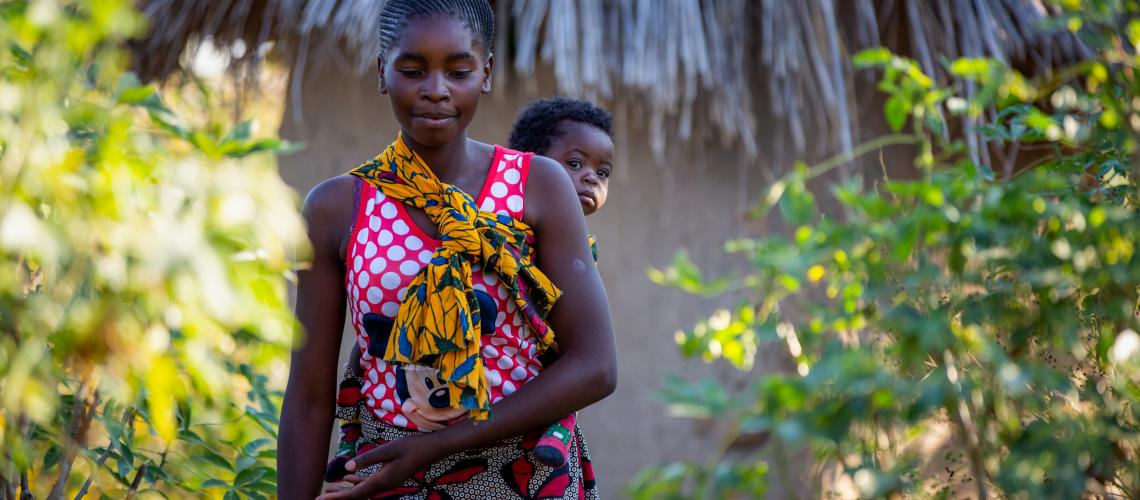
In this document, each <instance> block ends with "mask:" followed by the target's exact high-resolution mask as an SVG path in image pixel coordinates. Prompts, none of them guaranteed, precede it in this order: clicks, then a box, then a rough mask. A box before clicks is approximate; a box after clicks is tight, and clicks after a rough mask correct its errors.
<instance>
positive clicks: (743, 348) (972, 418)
mask: <svg viewBox="0 0 1140 500" xmlns="http://www.w3.org/2000/svg"><path fill="white" fill-rule="evenodd" d="M1062 7H1064V8H1065V9H1066V11H1065V12H1066V14H1065V15H1064V16H1063V17H1061V18H1059V19H1058V21H1057V25H1058V26H1059V27H1060V28H1061V29H1070V30H1072V31H1074V32H1075V33H1077V34H1078V36H1079V37H1080V38H1081V39H1082V40H1083V41H1084V42H1085V43H1087V44H1088V45H1089V46H1090V47H1092V48H1094V49H1095V51H1096V55H1095V57H1094V58H1093V59H1091V60H1088V61H1085V62H1083V63H1080V64H1078V65H1076V66H1074V67H1071V68H1064V69H1060V70H1058V71H1057V72H1056V73H1054V75H1053V76H1052V77H1051V78H1048V79H1042V80H1035V81H1030V80H1029V79H1027V78H1025V77H1023V76H1022V75H1020V74H1018V73H1017V72H1016V71H1013V70H1011V69H1010V68H1008V67H1005V66H1004V65H1002V64H1001V63H999V62H996V61H993V60H987V59H960V60H957V61H945V62H944V63H945V65H946V68H947V70H948V72H950V73H951V74H953V75H956V76H959V77H962V78H963V79H964V80H965V81H967V82H969V85H966V86H964V87H963V88H958V87H955V86H942V85H940V84H938V83H937V82H936V81H935V79H934V78H932V77H931V76H929V75H925V74H923V72H922V71H921V70H920V69H919V67H918V65H917V64H915V63H914V62H913V61H911V60H908V59H905V58H902V57H898V56H895V55H893V54H891V53H889V52H888V51H886V50H883V49H876V50H870V51H867V52H863V53H861V54H859V55H857V56H856V57H855V58H854V61H853V63H854V64H855V65H856V66H857V67H861V68H868V69H874V70H876V71H879V72H881V73H880V74H881V80H880V85H879V88H880V89H881V90H882V91H883V92H885V93H886V94H887V98H886V103H885V107H884V113H885V115H886V121H887V123H888V125H889V127H891V128H892V129H893V131H895V132H897V135H891V136H887V137H885V138H883V139H880V140H878V141H873V142H871V143H869V144H868V145H864V146H861V147H860V148H856V151H855V152H853V154H852V155H847V156H844V157H839V158H836V159H833V160H831V161H828V162H825V163H823V164H820V165H816V166H813V167H808V166H805V165H800V166H798V167H797V168H796V169H795V171H794V172H793V173H791V174H790V175H789V176H787V177H785V178H783V179H781V180H780V181H779V182H776V183H775V184H773V185H772V186H771V187H770V190H769V192H768V193H767V195H766V197H765V198H764V199H763V200H761V201H760V203H759V205H758V206H757V209H756V210H755V213H756V214H758V215H762V216H776V215H777V213H778V216H779V217H782V218H783V220H784V221H786V222H787V223H788V226H789V227H790V228H791V231H790V234H788V235H786V236H785V235H772V236H767V237H764V238H761V239H747V240H740V241H733V242H730V243H729V244H728V245H727V250H728V251H730V252H735V253H739V254H743V255H745V256H746V257H747V258H748V260H749V262H750V267H749V268H748V269H742V270H740V271H739V272H735V273H732V274H731V275H730V277H727V278H723V279H718V280H712V281H708V280H706V279H704V278H702V276H701V273H700V272H699V271H698V270H697V268H696V266H695V265H693V264H692V262H691V261H689V259H688V257H687V256H685V255H683V254H682V255H681V256H679V257H678V261H677V262H676V263H675V264H674V265H673V266H671V267H669V268H667V269H664V270H653V271H651V273H650V274H651V278H652V279H654V280H656V281H658V282H661V283H666V284H668V285H670V286H673V287H676V288H678V289H681V290H685V291H688V292H692V293H697V294H706V293H717V292H721V291H723V290H744V291H746V293H747V294H748V295H747V296H748V297H750V300H749V301H748V302H747V303H745V304H743V305H741V306H740V307H738V308H735V309H731V310H729V309H724V310H719V311H716V312H714V313H713V314H712V315H710V316H709V318H708V319H707V320H705V321H702V322H700V323H699V324H698V325H697V326H696V327H695V328H693V329H692V330H690V331H687V332H680V333H678V343H679V344H680V346H681V348H682V351H683V352H684V354H686V355H688V356H700V357H703V358H704V359H706V360H709V361H712V360H719V359H723V360H726V361H728V362H730V363H732V364H734V365H736V366H737V367H739V368H741V369H744V370H748V369H750V368H751V366H752V363H753V359H754V358H755V356H756V352H757V350H758V349H762V348H765V347H769V348H781V347H782V348H783V349H784V350H786V353H787V357H788V358H790V359H791V360H792V363H793V365H794V366H795V367H796V368H795V372H794V373H778V374H774V375H764V376H762V377H759V378H757V379H755V380H753V381H752V383H751V384H747V386H746V387H744V388H743V389H740V390H737V389H732V388H730V387H728V386H726V385H723V384H722V383H720V382H718V381H715V380H706V381H700V382H686V381H683V380H679V379H678V380H671V381H669V382H668V383H667V387H668V388H667V389H666V390H664V391H663V392H662V393H661V394H660V397H661V398H662V399H663V400H665V402H666V403H667V405H668V406H669V407H670V409H671V410H672V411H673V412H674V413H675V414H677V415H679V416H684V417H688V418H696V419H708V420H710V421H711V420H715V421H718V422H719V423H720V424H721V425H726V426H727V427H729V429H730V431H729V438H730V439H736V438H740V439H743V438H746V437H753V438H756V437H758V436H759V437H761V438H764V437H766V444H765V445H762V446H751V447H745V450H746V451H741V450H740V448H741V447H740V446H735V447H733V446H726V447H725V448H724V449H722V450H719V451H718V452H716V453H715V454H714V455H713V456H712V457H711V458H710V460H708V461H707V463H702V464H671V465H667V466H664V467H660V468H655V469H650V470H646V471H644V472H643V474H642V475H641V476H639V477H638V478H637V480H636V481H635V482H634V483H632V484H631V485H630V492H631V494H633V495H634V496H635V497H644V498H653V497H677V498H693V497H704V498H722V497H726V496H733V495H736V496H740V497H747V496H753V494H752V493H749V492H750V491H763V489H762V488H761V489H759V490H752V488H754V485H756V484H762V483H763V481H761V480H759V479H757V478H756V477H755V476H756V475H755V474H754V475H752V476H748V475H743V474H741V475H731V474H730V475H723V474H722V473H721V471H725V470H754V471H760V470H763V469H764V464H765V461H766V460H771V459H772V457H777V458H776V459H777V460H781V459H782V458H783V457H784V455H785V452H787V451H795V450H810V456H811V457H813V458H814V466H813V467H814V469H813V470H814V472H815V474H819V476H817V477H815V478H814V479H812V478H806V479H807V481H808V484H812V483H815V484H820V478H821V477H822V475H823V474H825V473H826V474H835V476H833V477H835V478H838V480H837V481H835V482H833V484H847V485H849V487H851V488H855V489H857V491H858V494H859V495H861V496H863V497H868V498H875V497H900V496H902V497H921V498H926V497H934V498H947V497H959V496H962V495H966V496H970V497H974V498H979V497H981V498H985V497H993V498H1080V497H1082V496H1097V497H1125V498H1138V496H1140V469H1137V467H1136V464H1137V461H1138V459H1140V457H1138V456H1137V455H1138V451H1140V427H1138V424H1140V409H1138V408H1137V406H1136V401H1137V399H1138V398H1140V336H1138V334H1137V333H1136V331H1137V330H1140V328H1138V325H1137V322H1138V320H1137V299H1138V298H1140V296H1138V295H1140V294H1138V290H1137V285H1138V284H1140V258H1138V257H1136V256H1135V255H1134V253H1135V251H1136V245H1137V238H1140V217H1137V192H1136V188H1135V179H1137V178H1140V175H1138V174H1140V159H1138V158H1137V155H1138V154H1140V153H1138V149H1137V139H1138V138H1140V79H1138V78H1137V74H1136V72H1137V71H1140V57H1138V55H1137V50H1136V49H1137V47H1140V2H1136V1H1134V0H1085V1H1083V2H1082V1H1076V0H1073V1H1067V2H1063V5H1062ZM975 120H976V121H975ZM962 123H967V124H969V123H983V124H984V125H967V126H968V127H973V128H971V129H968V130H970V131H973V132H977V133H980V134H982V138H983V142H981V143H980V144H982V145H981V147H982V148H987V152H989V153H992V154H989V155H982V154H979V153H980V151H979V149H978V148H975V147H971V146H969V145H968V143H967V142H966V140H965V139H963V138H962V135H961V133H960V132H958V131H961V130H963V129H964V128H965V127H961V126H959V125H960V124H962ZM884 144H912V145H913V146H914V147H915V151H916V155H915V164H916V166H917V169H916V170H917V179H916V180H896V179H889V178H879V179H877V180H875V181H874V182H863V181H862V180H861V179H853V180H846V181H841V182H839V183H838V184H837V185H834V186H832V187H831V195H833V197H834V198H835V199H836V200H838V202H839V203H840V205H841V207H842V212H843V214H844V216H843V217H841V218H837V217H836V216H834V215H831V214H825V213H822V212H821V211H820V209H819V207H818V205H817V202H816V200H815V199H814V197H813V195H812V192H811V191H810V190H809V189H808V188H807V182H808V181H809V180H811V179H812V178H815V177H817V176H819V175H822V174H824V173H827V172H828V171H830V170H832V169H834V168H835V167H837V166H839V165H841V164H843V163H846V162H848V161H850V160H851V159H852V158H853V157H854V156H855V155H858V154H863V153H867V152H872V151H875V150H877V149H878V148H879V147H881V146H882V145H884ZM1018 151H1021V152H1028V153H1034V158H1030V159H1027V158H1026V157H1025V156H1021V157H1020V158H1019V159H1018V158H1013V156H1014V155H1017V154H1018V153H1017V152H1018ZM999 153H1005V154H1004V155H999ZM1028 153H1027V154H1028ZM979 157H982V158H984V157H992V158H994V159H995V160H994V161H995V162H996V161H997V159H998V158H1001V159H1002V160H1003V162H1004V163H1003V164H1001V165H1000V168H996V169H995V168H994V167H993V166H992V165H990V164H986V163H983V162H980V161H978V160H977V158H979ZM995 172H996V173H995ZM884 173H885V172H884ZM770 212H777V213H770ZM761 440H763V439H761ZM730 448H732V450H730ZM729 451H732V452H731V453H729ZM797 474H798V472H797ZM759 475H761V476H762V475H763V474H759ZM725 477H727V478H728V479H727V481H729V483H725V482H724V481H725V479H723V478H725ZM769 479H771V478H769ZM804 479H805V478H804V477H802V476H801V477H799V479H789V480H788V483H787V484H789V485H790V486H791V485H795V484H800V481H802V480H804ZM781 480H783V479H781ZM730 487H735V488H737V489H736V490H735V491H736V493H723V492H725V491H728V489H727V488H730ZM833 492H834V491H833ZM824 494H825V492H821V491H817V492H815V493H813V494H805V495H804V496H809V497H816V496H821V495H824ZM757 495H758V493H757Z"/></svg>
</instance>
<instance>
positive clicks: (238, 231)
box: [0, 0, 304, 498]
mask: <svg viewBox="0 0 1140 500" xmlns="http://www.w3.org/2000/svg"><path fill="white" fill-rule="evenodd" d="M143 23H144V20H143V19H142V18H141V17H140V16H139V15H138V14H137V13H136V12H135V11H134V9H133V2H130V1H128V0H26V1H23V0H17V1H5V2H0V49H2V50H0V259H2V262H0V441H2V442H0V498H17V495H25V494H29V493H30V494H35V495H37V496H42V497H50V498H62V497H64V496H66V497H67V498H80V497H83V496H85V495H93V496H98V497H100V498H124V497H131V496H139V497H175V498H182V497H188V496H194V497H201V496H208V497H218V498H221V497H225V498H236V497H239V496H240V497H250V498H268V497H270V496H272V495H273V494H274V470H273V464H274V461H273V458H274V457H275V455H276V452H275V450H274V446H273V443H274V442H275V439H274V438H275V435H276V429H277V416H278V406H279V401H280V388H281V385H282V381H283V375H284V373H285V366H284V361H283V360H284V358H285V355H286V353H287V349H288V344H289V342H290V340H291V334H292V331H293V330H294V320H293V316H292V314H291V312H290V311H289V308H288V297H287V294H286V284H287V279H288V278H289V274H288V273H289V269H290V267H291V265H290V262H291V259H292V258H293V257H294V253H295V252H296V251H297V250H298V249H300V248H303V247H302V246H300V242H302V241H303V240H304V236H303V235H304V233H303V226H302V222H301V220H300V218H299V215H298V211H297V200H296V197H295V195H294V193H293V192H292V191H291V190H289V189H288V188H287V187H286V186H285V184H284V183H283V182H282V181H281V179H280V177H279V175H278V173H277V171H276V167H275V164H274V160H273V158H272V155H270V154H260V155H257V154H256V153H264V152H273V151H280V150H281V149H282V148H284V147H286V145H285V144H282V143H281V142H280V141H278V140H276V139H260V138H255V137H254V136H253V130H252V125H251V123H250V122H242V123H238V124H237V125H227V122H228V121H229V120H228V119H227V118H224V117H222V116H223V115H224V114H225V112H224V111H222V112H215V111H214V110H213V109H212V107H210V106H209V105H208V103H206V104H207V105H206V106H204V107H201V108H198V110H197V112H198V113H199V114H200V116H199V117H198V121H199V122H204V123H201V124H195V125H193V126H192V125H187V124H186V121H184V120H183V119H181V118H180V116H178V114H176V113H174V112H173V111H171V109H170V108H169V107H168V106H167V105H166V104H164V101H163V99H162V98H161V96H160V94H159V92H157V91H156V89H154V88H152V87H149V86H144V85H141V84H140V83H139V82H138V80H137V79H136V78H134V77H133V75H131V74H130V73H129V72H127V71H126V67H127V55H126V53H125V52H124V50H123V49H122V48H123V46H124V45H125V42H126V40H127V39H128V37H130V36H132V35H134V34H137V33H140V30H142V29H143V27H144V26H143ZM174 90H175V91H176V90H177V89H174ZM196 95H200V96H202V95H208V93H201V94H196ZM251 155H252V156H251ZM270 373H273V376H272V379H273V380H274V381H275V382H274V383H272V384H271V383H270V380H271V377H270V376H269V375H268V374H270Z"/></svg>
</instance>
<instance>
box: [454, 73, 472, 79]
mask: <svg viewBox="0 0 1140 500" xmlns="http://www.w3.org/2000/svg"><path fill="white" fill-rule="evenodd" d="M470 74H471V72H470V71H452V72H451V77H452V78H454V79H456V80H462V79H464V78H467V75H470Z"/></svg>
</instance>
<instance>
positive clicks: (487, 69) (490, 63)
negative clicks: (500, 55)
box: [482, 54, 495, 94]
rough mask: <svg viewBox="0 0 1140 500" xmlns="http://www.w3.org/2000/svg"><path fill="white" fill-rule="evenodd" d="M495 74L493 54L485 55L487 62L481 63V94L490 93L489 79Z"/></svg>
mask: <svg viewBox="0 0 1140 500" xmlns="http://www.w3.org/2000/svg"><path fill="white" fill-rule="evenodd" d="M494 74H495V54H487V60H486V61H484V62H483V88H482V90H483V93H484V94H488V93H490V92H491V77H492V76H494Z"/></svg>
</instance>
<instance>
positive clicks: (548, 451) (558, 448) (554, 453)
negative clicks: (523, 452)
mask: <svg viewBox="0 0 1140 500" xmlns="http://www.w3.org/2000/svg"><path fill="white" fill-rule="evenodd" d="M575 425H577V417H576V416H575V415H573V414H571V415H570V416H568V417H566V418H563V419H562V420H559V421H558V422H557V423H554V424H551V426H550V427H548V428H547V429H546V432H544V433H543V434H542V437H541V438H538V444H536V445H535V447H534V452H533V453H534V458H535V459H537V460H538V461H539V462H541V463H543V464H545V465H549V466H551V467H554V468H558V467H562V466H563V465H566V458H567V456H568V455H569V454H570V437H571V435H572V433H573V432H574V426H575Z"/></svg>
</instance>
